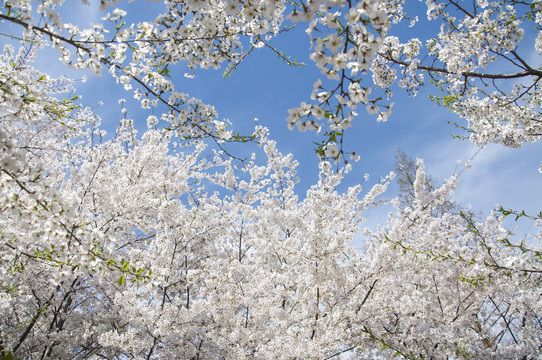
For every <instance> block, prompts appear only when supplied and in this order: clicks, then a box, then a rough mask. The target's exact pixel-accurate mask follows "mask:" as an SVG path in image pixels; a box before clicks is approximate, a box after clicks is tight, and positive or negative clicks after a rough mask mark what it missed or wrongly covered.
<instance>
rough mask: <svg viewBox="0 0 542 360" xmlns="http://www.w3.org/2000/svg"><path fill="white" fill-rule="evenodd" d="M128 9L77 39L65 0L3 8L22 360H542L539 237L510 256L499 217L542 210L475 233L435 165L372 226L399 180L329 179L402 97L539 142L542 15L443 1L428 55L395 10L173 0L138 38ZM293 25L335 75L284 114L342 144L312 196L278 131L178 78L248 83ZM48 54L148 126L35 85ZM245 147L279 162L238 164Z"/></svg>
mask: <svg viewBox="0 0 542 360" xmlns="http://www.w3.org/2000/svg"><path fill="white" fill-rule="evenodd" d="M116 2H117V1H106V0H101V5H100V10H103V11H104V13H103V18H102V22H101V23H98V24H90V25H89V28H85V29H79V27H78V26H76V25H73V24H70V23H66V22H64V21H63V15H62V10H63V6H65V5H66V4H64V1H62V0H42V1H38V2H31V1H29V0H4V1H2V2H1V5H0V19H1V20H2V21H3V24H9V25H10V26H6V28H7V29H4V28H2V29H3V30H2V34H1V35H2V36H3V37H4V38H5V39H8V38H9V39H10V42H11V43H12V44H18V46H19V48H17V49H16V47H15V46H13V45H7V46H5V48H4V51H3V53H2V55H0V74H1V76H0V90H1V91H0V96H1V101H0V148H1V152H0V210H1V211H0V352H1V355H2V357H3V358H6V359H7V358H14V357H18V358H25V359H37V358H39V359H46V358H59V359H87V358H89V359H99V358H102V359H103V358H107V359H115V358H117V359H126V358H136V359H168V358H181V359H184V358H187V359H207V358H209V359H211V358H213V359H216V358H221V359H226V358H227V359H230V358H231V359H238V358H250V359H267V358H295V359H297V358H315V359H321V358H324V359H331V358H338V357H353V358H394V357H400V358H409V359H421V358H452V359H458V358H522V359H528V358H537V357H539V356H541V354H542V351H541V348H542V322H541V321H542V298H541V296H540V284H541V281H542V249H541V248H540V246H539V241H540V237H541V235H540V234H534V235H532V236H531V237H530V238H528V239H525V240H521V241H515V240H513V239H512V237H511V236H510V232H509V231H508V230H507V229H505V227H504V226H503V219H504V217H506V216H516V217H518V218H519V217H526V218H530V219H532V220H533V221H536V222H540V221H542V214H540V215H538V216H537V215H534V216H533V215H528V214H525V213H524V212H521V213H520V212H515V211H512V210H509V211H507V210H504V209H501V210H500V211H494V212H492V213H491V214H490V215H489V216H488V217H487V219H485V220H483V221H481V220H477V219H475V218H474V217H473V216H472V214H470V213H465V212H463V211H461V210H458V207H455V206H453V207H452V206H450V204H452V202H450V198H451V197H452V196H453V192H454V190H455V188H456V186H457V184H458V179H457V176H455V175H454V176H452V177H451V178H449V179H447V180H446V181H445V182H444V184H443V185H442V186H436V185H434V184H432V183H431V186H430V187H428V186H427V185H428V183H430V182H428V181H427V179H428V175H426V173H425V167H424V163H423V161H422V160H418V161H417V163H416V165H415V167H414V166H413V165H411V166H410V168H411V169H414V168H415V174H414V175H412V174H411V175H412V176H411V178H410V180H409V182H408V184H409V186H411V188H409V190H408V191H409V195H408V196H407V197H406V198H408V201H404V199H405V197H398V198H396V199H393V200H391V203H392V205H394V207H395V210H394V212H393V213H391V214H390V216H389V222H388V224H382V226H381V227H379V228H378V229H377V230H370V229H364V228H363V227H362V224H363V221H364V212H365V211H366V210H367V209H368V208H370V207H372V206H375V205H377V203H378V197H379V196H380V195H381V194H382V193H384V192H385V191H386V188H387V186H388V184H389V182H390V181H391V180H392V179H393V177H394V174H393V173H392V174H390V175H389V176H387V177H385V178H383V179H382V181H381V182H380V183H378V184H376V185H374V186H373V187H372V188H370V189H368V190H367V191H365V190H362V188H361V185H357V186H353V187H350V188H348V189H346V190H345V191H339V190H338V186H339V184H340V182H341V179H342V178H343V177H344V176H345V175H346V174H347V173H348V171H349V170H350V169H351V165H350V164H346V165H344V166H343V167H341V168H340V169H339V170H338V171H334V170H332V169H331V164H330V162H329V161H326V160H330V161H333V160H336V161H338V160H339V159H341V158H343V159H344V158H345V154H346V152H345V150H344V149H343V147H342V141H341V140H342V136H343V133H344V131H346V130H347V129H348V128H349V127H350V124H351V122H352V121H354V120H355V119H356V118H357V116H358V114H357V113H356V109H357V108H358V107H362V108H366V109H367V111H368V112H369V113H372V114H377V116H378V120H379V121H384V120H386V119H387V118H388V117H389V115H390V114H391V109H392V105H393V103H390V102H389V98H390V97H391V95H392V89H393V90H395V88H394V87H396V85H398V86H399V87H401V88H405V89H406V90H407V91H408V92H410V93H412V95H415V94H416V92H417V90H418V89H419V88H420V87H422V86H429V87H430V86H434V87H435V94H436V95H435V96H434V100H435V101H437V102H438V103H440V104H441V105H443V106H445V107H447V108H449V109H450V110H452V111H453V112H455V113H456V114H458V115H460V116H461V117H462V118H463V119H465V120H466V121H467V122H466V124H465V125H459V126H462V127H463V128H464V129H465V130H466V131H467V132H468V133H470V138H471V140H472V141H473V142H475V143H476V144H477V145H483V144H487V143H490V142H494V143H500V144H503V145H506V146H511V147H519V146H520V145H521V144H522V143H524V142H529V141H537V140H539V139H540V136H541V135H542V132H541V131H542V125H541V124H542V119H541V117H540V112H541V105H540V104H541V102H542V97H541V96H542V89H541V88H540V86H541V85H540V84H539V81H540V78H541V77H542V68H541V67H540V63H530V61H531V60H532V59H533V58H534V59H538V60H539V59H540V58H539V55H542V32H541V27H542V2H540V1H532V2H531V3H528V2H525V1H513V0H502V1H494V2H490V1H487V0H482V1H473V2H465V1H452V0H446V1H444V0H443V1H433V0H428V1H426V13H425V14H424V15H423V17H427V19H428V20H430V21H434V22H437V23H438V25H439V27H438V30H437V31H438V32H437V33H435V34H431V35H430V36H429V37H428V38H427V39H424V40H423V41H422V40H419V39H417V38H414V39H400V38H399V37H398V36H395V35H391V34H393V33H394V32H393V31H394V29H395V28H400V27H401V26H405V25H407V26H411V27H416V26H418V25H417V24H418V23H419V22H421V20H420V19H419V18H418V17H417V16H415V17H413V16H411V14H410V12H409V14H408V15H407V10H409V8H408V7H407V5H405V4H404V2H403V1H399V0H386V1H376V0H369V1H367V0H365V1H360V2H352V1H340V0H339V1H306V2H303V1H285V2H281V1H274V0H250V1H215V0H205V1H203V0H187V1H177V0H171V1H165V2H164V5H165V9H164V13H163V14H162V15H160V16H158V17H157V18H156V19H143V20H141V21H139V22H130V20H128V19H130V18H129V14H127V12H126V11H125V10H123V9H120V8H114V6H113V5H114V4H111V3H116ZM83 3H87V1H85V0H83ZM89 6H97V4H93V3H92V4H89ZM156 6H158V5H156ZM420 16H421V15H420ZM290 22H304V23H306V24H307V25H306V26H307V33H308V34H309V36H310V38H309V40H310V42H311V44H312V53H311V55H310V58H311V59H312V60H313V61H314V62H315V63H316V65H317V66H318V67H319V68H320V69H321V70H322V73H323V74H325V77H324V78H323V79H321V80H317V81H316V82H315V84H314V89H313V92H312V94H308V97H309V96H310V100H307V102H304V103H302V104H301V105H300V107H298V108H294V109H290V110H289V117H288V125H289V126H290V127H291V128H294V127H298V128H300V129H301V130H304V129H313V130H317V131H319V133H320V134H323V136H324V139H323V140H322V141H321V142H320V143H319V144H318V145H317V146H318V148H317V152H318V154H319V156H321V157H322V162H321V163H320V173H319V179H318V181H317V182H316V184H314V185H313V186H312V187H311V188H310V189H309V190H308V191H307V192H306V194H304V195H303V196H300V195H299V194H298V193H297V192H296V191H295V184H296V183H297V182H298V179H297V177H296V170H295V169H296V167H297V162H296V161H295V160H294V159H293V158H292V156H291V155H284V154H282V153H281V152H280V151H279V149H278V148H277V146H276V143H275V141H273V140H272V139H271V138H270V136H269V134H268V130H267V129H266V128H264V127H261V126H257V127H256V128H255V129H254V131H253V132H251V133H250V134H241V133H239V132H237V131H236V129H235V128H231V127H230V126H229V124H228V123H227V122H226V121H223V120H220V119H219V118H218V116H217V114H216V111H215V109H214V107H213V106H211V105H208V104H204V103H203V102H202V101H200V100H199V99H196V98H193V97H191V96H190V95H189V94H185V93H182V92H180V90H179V89H177V88H176V87H175V84H174V80H173V77H172V76H170V74H171V72H172V71H174V69H173V68H174V66H175V65H176V64H178V63H182V64H185V65H187V66H188V67H189V68H190V69H195V68H211V67H212V68H219V67H221V66H226V67H227V68H228V70H227V71H234V70H235V68H236V66H238V64H239V63H240V62H241V61H243V59H245V58H246V57H247V56H249V54H250V53H251V52H253V51H256V49H257V48H260V47H270V48H272V46H271V45H270V43H269V41H270V39H272V38H273V37H275V36H280V34H282V33H283V32H286V31H288V28H289V27H288V26H289V24H290ZM19 30H20V31H19ZM6 31H9V33H5V32H6ZM526 32H529V33H531V34H532V33H535V36H534V37H532V38H533V39H531V40H533V41H534V47H533V46H532V45H533V44H525V41H524V37H525V36H524V35H525V33H526ZM431 36H433V37H431ZM46 47H53V48H55V49H56V50H57V51H58V52H59V54H60V58H61V61H63V62H64V63H65V64H66V65H68V66H70V67H72V68H74V69H76V70H80V69H83V70H91V71H92V72H94V73H96V74H103V75H106V74H109V75H110V76H113V77H114V79H116V80H117V81H118V82H119V83H121V84H123V87H124V88H125V89H126V90H128V91H132V92H133V96H134V97H135V98H136V99H137V100H138V101H139V102H140V105H141V108H142V109H141V111H139V112H138V116H139V117H140V118H141V119H142V120H138V122H141V123H143V124H145V125H146V126H143V128H144V130H143V131H141V128H142V127H141V126H136V124H134V121H133V120H131V119H128V118H124V119H123V120H122V121H121V123H120V124H119V126H118V128H117V129H116V131H115V132H114V134H107V133H106V132H105V131H104V130H103V127H102V124H101V119H100V118H99V117H98V116H97V115H96V114H95V113H94V112H93V111H92V109H89V108H86V107H84V106H83V105H81V104H79V99H78V97H77V96H73V95H69V94H70V92H71V91H72V90H73V85H74V82H73V81H72V80H71V79H68V78H65V77H58V78H54V77H52V76H50V75H49V74H47V73H44V72H42V71H40V70H38V69H37V67H36V66H33V62H34V60H35V59H36V58H37V57H38V56H39V54H40V51H42V49H43V48H46ZM272 49H273V51H275V53H276V54H277V55H279V57H281V59H282V60H283V61H286V62H288V63H290V64H291V65H294V66H297V65H299V64H298V63H296V62H295V61H293V60H291V59H290V58H289V57H288V56H287V55H284V54H283V53H281V52H280V51H278V50H276V49H274V48H272ZM532 54H535V55H534V56H532ZM497 65H498V66H497ZM502 69H506V71H505V72H503V71H502ZM146 109H152V110H149V113H146V111H147V110H146ZM138 131H139V132H138ZM246 141H252V142H254V143H257V144H258V145H259V146H260V148H261V149H259V150H257V152H256V154H255V155H253V156H252V158H250V159H247V160H246V161H242V162H241V161H237V159H236V158H235V157H232V156H229V154H228V152H227V148H226V146H227V143H228V142H246ZM262 159H263V160H262ZM360 236H361V237H363V242H364V248H363V249H362V250H361V251H356V250H355V249H354V248H353V247H352V246H351V245H350V244H351V242H352V241H353V239H354V237H360Z"/></svg>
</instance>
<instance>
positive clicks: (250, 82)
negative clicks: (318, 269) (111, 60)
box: [0, 0, 542, 231]
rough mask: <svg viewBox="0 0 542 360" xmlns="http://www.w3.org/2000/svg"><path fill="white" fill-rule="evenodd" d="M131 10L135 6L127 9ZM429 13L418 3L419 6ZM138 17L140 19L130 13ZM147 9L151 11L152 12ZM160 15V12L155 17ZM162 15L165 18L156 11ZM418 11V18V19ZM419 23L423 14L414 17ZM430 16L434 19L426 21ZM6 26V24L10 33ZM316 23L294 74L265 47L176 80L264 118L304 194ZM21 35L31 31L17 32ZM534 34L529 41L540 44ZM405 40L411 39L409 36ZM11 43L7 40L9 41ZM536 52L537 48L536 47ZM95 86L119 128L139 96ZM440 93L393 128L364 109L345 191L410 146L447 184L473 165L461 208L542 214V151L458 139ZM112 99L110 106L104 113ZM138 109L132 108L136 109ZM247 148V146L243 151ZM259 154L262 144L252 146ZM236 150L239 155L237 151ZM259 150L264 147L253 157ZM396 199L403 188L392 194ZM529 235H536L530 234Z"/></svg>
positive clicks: (81, 17) (237, 125)
mask: <svg viewBox="0 0 542 360" xmlns="http://www.w3.org/2000/svg"><path fill="white" fill-rule="evenodd" d="M68 3H69V5H70V8H67V10H66V13H65V14H66V17H67V18H68V17H69V19H70V21H72V22H74V23H77V24H78V25H80V28H84V27H85V25H86V24H88V23H90V22H97V21H98V20H99V17H101V16H103V14H104V12H101V11H99V10H98V9H97V6H96V4H97V3H98V2H97V1H91V3H92V4H93V6H91V7H88V6H84V5H81V3H80V1H71V0H70V1H68ZM121 5H126V1H124V2H122V3H121ZM161 6H162V5H161V4H157V3H147V2H145V3H142V2H139V3H138V4H136V5H133V4H132V5H130V6H129V7H128V13H129V15H131V14H134V18H137V17H140V16H143V14H144V15H145V19H146V20H152V19H153V18H154V16H155V15H156V14H157V13H158V12H159V8H160V7H161ZM415 6H416V7H417V6H421V8H423V6H424V5H423V4H421V5H419V4H417V3H416V5H415ZM131 8H132V9H134V10H133V11H131V10H130V9H131ZM142 9H143V10H142ZM149 9H151V11H149ZM155 9H156V10H155ZM416 10H417V9H416V8H412V11H414V12H415V11H416ZM413 15H414V13H413ZM418 15H419V16H420V18H423V17H424V16H425V11H424V12H422V13H421V14H418ZM0 26H1V27H4V26H6V24H2V25H0ZM305 26H306V24H303V23H300V24H297V28H296V29H295V30H293V31H290V32H289V33H287V34H284V35H282V36H281V37H280V38H277V39H274V40H273V41H272V44H273V45H274V46H276V47H277V48H278V49H279V50H281V51H283V52H284V53H285V54H287V55H291V56H292V57H293V58H295V59H296V60H298V61H299V62H304V63H306V64H307V65H306V66H305V67H302V68H298V69H294V68H292V67H288V66H286V65H285V64H283V63H282V61H281V60H279V59H278V58H277V57H276V55H274V54H273V53H272V52H271V51H270V50H269V49H266V48H263V49H260V50H259V51H255V52H253V53H252V54H251V55H250V56H249V57H248V58H247V59H246V60H245V62H244V63H242V64H241V65H240V66H239V67H238V69H237V70H236V71H235V72H234V73H233V74H232V75H231V76H230V77H229V78H228V79H224V78H223V76H222V75H223V71H224V69H221V70H218V71H215V70H207V71H197V72H196V77H195V78H194V79H187V78H185V77H184V76H183V74H184V72H185V71H186V70H185V69H184V68H183V67H180V66H179V67H177V68H176V69H175V72H173V79H174V81H175V83H176V87H177V89H178V90H179V91H182V92H185V93H189V94H190V95H191V96H194V97H197V98H200V99H202V100H203V101H204V102H206V103H208V104H212V105H214V106H215V107H216V108H217V110H218V113H219V116H220V117H221V118H227V119H229V120H230V121H231V122H232V123H233V127H234V129H237V130H239V131H240V132H242V133H243V132H244V133H249V132H250V131H251V129H252V128H253V127H254V118H258V119H259V124H260V125H264V126H267V127H269V129H270V131H271V137H272V138H273V139H274V140H276V141H277V143H278V148H279V150H280V151H281V152H283V153H293V155H294V158H295V159H297V160H298V161H299V162H300V165H299V168H298V173H299V177H300V179H301V183H300V184H299V186H298V191H299V193H300V195H302V194H303V193H304V191H305V190H306V189H307V188H308V187H310V185H311V184H313V183H314V182H315V181H316V179H317V172H318V159H317V157H316V155H315V153H314V150H313V149H314V145H313V143H312V142H313V141H316V140H319V139H318V138H317V137H316V135H315V133H314V132H312V133H311V132H306V133H300V132H298V131H296V130H294V131H289V130H288V129H287V123H286V117H287V116H288V114H287V111H288V109H289V108H291V107H295V106H299V104H300V103H301V102H302V101H308V100H310V93H311V90H312V85H313V83H314V81H316V80H317V79H318V78H320V77H321V74H320V72H319V70H318V69H317V68H316V67H315V66H314V65H313V64H312V62H311V60H309V58H308V55H309V53H310V49H309V41H308V40H309V39H308V36H307V35H306V34H305V32H304V30H305ZM434 26H435V25H433V24H430V25H429V27H427V26H422V27H421V28H419V29H418V30H416V31H418V32H419V33H418V34H416V35H410V34H408V33H406V32H407V31H413V30H412V29H408V28H401V29H400V30H401V31H402V33H403V34H406V35H407V36H410V37H412V36H420V37H421V38H423V37H424V36H427V35H429V33H428V32H427V31H429V30H431V29H434ZM15 30H16V31H20V30H21V29H15ZM532 36H533V34H532V33H531V34H527V37H529V38H532ZM403 40H404V38H403ZM3 41H4V40H3ZM531 44H532V42H531ZM531 53H532V54H533V55H530V56H532V57H533V58H532V59H533V62H534V63H536V62H538V64H540V63H541V62H542V61H541V59H540V56H538V55H537V54H536V53H534V50H531ZM42 55H43V57H41V58H40V59H39V60H38V63H37V64H38V67H42V69H43V70H44V71H47V72H50V73H52V74H53V75H60V74H66V75H69V76H71V77H73V78H78V77H81V76H82V75H83V74H82V73H74V72H72V71H67V70H66V67H65V66H64V65H62V64H60V62H58V63H57V62H55V61H54V60H53V59H56V58H58V55H57V54H56V53H55V52H54V51H50V50H47V51H44V52H43V54H42ZM85 75H87V76H88V80H89V81H88V82H87V83H84V84H83V83H77V84H76V87H77V88H78V91H77V92H78V93H80V94H82V95H83V99H82V101H83V103H84V105H87V106H90V107H94V108H95V110H96V111H97V112H98V114H100V116H101V117H102V118H103V123H104V124H105V125H106V126H107V127H110V128H114V127H115V126H116V125H117V124H118V121H119V120H120V119H121V118H122V114H121V112H120V106H119V105H118V103H117V100H118V99H119V98H122V97H126V98H127V99H129V98H131V94H130V93H129V92H126V91H124V90H123V89H122V86H121V85H119V84H115V82H114V81H112V80H111V79H110V77H109V76H108V74H106V73H104V75H102V76H101V77H95V76H92V75H90V74H85ZM431 91H433V92H434V91H435V90H434V89H422V90H421V91H420V93H419V94H418V96H417V97H415V98H409V97H408V96H407V95H406V94H405V93H404V92H402V91H400V90H399V89H397V91H395V94H394V95H395V96H394V98H393V101H394V102H395V106H394V108H393V114H392V116H391V117H390V119H389V120H388V121H387V122H384V123H377V122H376V117H374V116H371V115H369V114H368V113H366V112H365V110H364V109H359V111H358V112H359V113H360V116H359V117H358V119H356V120H355V122H354V123H353V128H351V129H349V130H348V132H347V133H346V137H345V142H346V150H348V151H356V152H357V153H358V154H359V155H360V156H361V159H360V161H359V162H357V163H355V164H354V168H353V171H352V172H351V173H350V174H348V176H347V178H346V179H345V181H344V184H343V186H344V187H343V188H345V187H346V186H348V185H352V184H357V183H359V182H362V181H363V177H364V174H365V173H369V174H370V176H371V180H370V181H369V183H368V184H367V185H366V186H365V190H368V189H369V188H370V185H371V184H373V183H374V182H376V181H378V179H379V177H381V176H386V175H387V174H388V172H389V171H391V170H393V167H394V162H395V158H394V155H395V148H396V147H398V148H401V149H402V150H403V151H405V152H406V153H407V154H408V155H409V156H412V157H414V158H415V157H421V158H423V159H424V160H425V163H426V168H427V171H428V173H429V174H430V175H432V176H433V177H435V178H436V179H438V180H442V179H444V178H447V177H449V176H451V175H452V174H453V173H454V172H455V171H456V169H459V170H460V169H461V168H462V167H461V166H460V167H458V164H457V161H458V160H462V161H463V162H465V161H467V160H469V159H470V158H471V157H473V156H474V155H475V154H477V155H476V157H475V158H474V159H473V161H472V164H473V168H472V169H471V170H467V171H465V172H463V173H462V175H461V177H460V182H461V183H460V185H459V188H458V191H457V193H456V200H457V201H459V202H461V203H463V204H466V203H470V204H472V206H473V208H474V210H477V211H483V212H484V213H486V214H487V212H488V211H489V210H490V209H491V208H493V207H494V206H495V204H497V203H499V204H501V205H503V206H504V207H506V208H514V209H518V210H522V209H524V210H526V211H528V212H531V213H538V212H539V211H540V210H541V209H542V206H541V205H542V186H541V185H542V175H541V174H539V173H538V168H539V166H540V161H541V160H542V159H541V156H540V155H541V154H542V151H541V150H542V148H541V145H540V144H527V145H525V146H524V147H522V148H521V149H507V148H504V147H502V146H496V145H495V146H488V147H487V149H485V150H482V151H478V150H479V149H478V148H476V147H474V146H473V145H471V144H470V143H469V142H467V141H459V140H454V139H452V137H451V134H452V133H458V130H457V129H455V128H453V127H452V126H451V125H448V124H446V121H447V120H452V121H458V122H459V121H460V119H458V118H457V117H455V116H454V115H453V114H452V113H450V112H449V111H447V110H446V109H443V108H440V107H438V106H437V105H436V104H434V103H432V102H431V101H430V100H429V99H428V95H429V94H430V92H431ZM100 101H102V102H103V105H101V106H99V105H98V104H99V102H100ZM129 104H130V102H129ZM132 105H133V106H131V105H129V106H131V107H129V114H128V116H129V117H131V118H134V119H135V120H136V123H137V122H138V121H139V122H140V123H141V125H142V129H144V127H145V125H144V124H145V119H146V117H147V115H148V113H147V112H145V111H142V110H140V109H139V108H138V106H137V103H132ZM243 146H245V145H243ZM248 146H253V145H248ZM235 148H236V147H235V146H234V147H233V148H232V149H234V151H235ZM252 149H254V151H257V150H256V147H255V145H254V147H253V148H251V150H250V151H252ZM392 195H393V189H392V191H391V192H389V193H388V196H392ZM388 210H389V209H383V210H377V211H374V212H373V213H369V214H367V215H368V224H369V225H370V226H374V225H375V224H377V223H384V222H385V220H386V213H387V211H388ZM519 230H520V231H528V229H527V228H523V227H522V228H520V229H519Z"/></svg>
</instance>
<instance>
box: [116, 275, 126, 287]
mask: <svg viewBox="0 0 542 360" xmlns="http://www.w3.org/2000/svg"><path fill="white" fill-rule="evenodd" d="M125 282H126V278H125V277H124V275H121V276H120V277H119V279H118V280H117V284H119V286H122V285H124V283H125Z"/></svg>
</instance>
